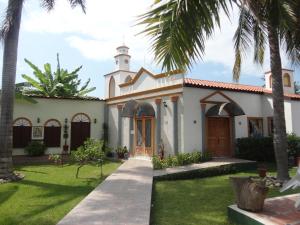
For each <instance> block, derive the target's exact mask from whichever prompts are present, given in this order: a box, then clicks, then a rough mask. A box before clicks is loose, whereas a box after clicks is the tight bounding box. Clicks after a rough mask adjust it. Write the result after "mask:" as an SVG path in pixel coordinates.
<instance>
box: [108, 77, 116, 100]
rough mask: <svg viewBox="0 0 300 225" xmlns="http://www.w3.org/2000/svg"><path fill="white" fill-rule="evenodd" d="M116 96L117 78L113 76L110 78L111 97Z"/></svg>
mask: <svg viewBox="0 0 300 225" xmlns="http://www.w3.org/2000/svg"><path fill="white" fill-rule="evenodd" d="M115 96H116V81H115V78H114V77H113V76H112V77H111V78H110V80H109V97H110V98H112V97H115Z"/></svg>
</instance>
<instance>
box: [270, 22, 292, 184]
mask: <svg viewBox="0 0 300 225" xmlns="http://www.w3.org/2000/svg"><path fill="white" fill-rule="evenodd" d="M268 38H269V47H270V63H271V72H272V77H273V81H272V89H273V91H272V95H273V110H274V112H273V123H274V136H273V139H274V151H275V157H276V164H277V179H278V180H279V181H282V182H283V181H286V180H288V179H289V171H288V154H287V136H286V126H285V114H284V92H283V84H282V68H281V57H280V47H279V41H278V39H279V37H278V33H277V30H276V29H274V28H273V27H271V26H269V27H268Z"/></svg>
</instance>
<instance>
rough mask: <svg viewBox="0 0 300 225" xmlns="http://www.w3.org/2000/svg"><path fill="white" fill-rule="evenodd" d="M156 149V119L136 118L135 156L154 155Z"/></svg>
mask: <svg viewBox="0 0 300 225" xmlns="http://www.w3.org/2000/svg"><path fill="white" fill-rule="evenodd" d="M153 150H154V119H153V117H143V118H136V119H135V151H134V155H135V156H139V155H141V156H152V155H153Z"/></svg>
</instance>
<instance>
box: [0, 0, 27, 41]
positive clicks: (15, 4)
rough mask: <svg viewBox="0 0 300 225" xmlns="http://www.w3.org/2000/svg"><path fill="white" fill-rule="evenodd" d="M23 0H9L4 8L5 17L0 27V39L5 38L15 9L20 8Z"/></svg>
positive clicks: (12, 20) (12, 21) (11, 23)
mask: <svg viewBox="0 0 300 225" xmlns="http://www.w3.org/2000/svg"><path fill="white" fill-rule="evenodd" d="M23 1H24V0H9V1H8V2H9V3H8V7H7V8H6V13H5V17H4V19H3V21H2V24H1V28H0V41H3V40H5V37H6V35H7V34H8V32H9V31H10V29H11V27H12V25H13V23H14V21H15V19H14V17H15V15H16V13H17V10H20V4H21V5H22V4H23Z"/></svg>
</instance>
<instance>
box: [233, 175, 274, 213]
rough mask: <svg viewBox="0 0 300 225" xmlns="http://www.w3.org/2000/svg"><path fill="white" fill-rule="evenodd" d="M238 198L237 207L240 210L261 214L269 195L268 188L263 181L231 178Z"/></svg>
mask: <svg viewBox="0 0 300 225" xmlns="http://www.w3.org/2000/svg"><path fill="white" fill-rule="evenodd" d="M230 181H231V183H232V185H233V189H234V193H235V196H236V202H237V206H238V208H240V209H243V210H247V211H251V212H261V211H262V210H263V206H264V201H265V199H266V196H267V193H268V190H269V189H268V187H266V185H265V182H263V181H261V180H257V181H255V180H253V179H251V178H249V177H230Z"/></svg>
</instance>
